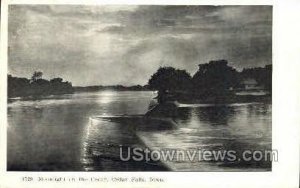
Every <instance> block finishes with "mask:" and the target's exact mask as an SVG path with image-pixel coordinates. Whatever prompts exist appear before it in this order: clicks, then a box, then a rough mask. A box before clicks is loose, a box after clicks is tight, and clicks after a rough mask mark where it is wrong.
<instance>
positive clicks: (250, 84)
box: [241, 78, 263, 90]
mask: <svg viewBox="0 0 300 188" xmlns="http://www.w3.org/2000/svg"><path fill="white" fill-rule="evenodd" d="M241 84H242V86H243V87H244V89H246V90H255V89H263V87H262V86H260V85H258V83H257V81H256V80H255V79H253V78H248V79H244V80H243V81H242V83H241Z"/></svg>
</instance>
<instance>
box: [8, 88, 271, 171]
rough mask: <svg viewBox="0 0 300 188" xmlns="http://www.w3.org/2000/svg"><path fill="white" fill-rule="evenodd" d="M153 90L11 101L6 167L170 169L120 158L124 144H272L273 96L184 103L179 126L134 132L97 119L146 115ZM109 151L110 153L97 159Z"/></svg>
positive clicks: (264, 166)
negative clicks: (239, 101)
mask: <svg viewBox="0 0 300 188" xmlns="http://www.w3.org/2000/svg"><path fill="white" fill-rule="evenodd" d="M155 95H156V94H155V93H154V92H150V91H122V92H120V91H99V92H90V93H75V94H69V95H60V96H49V97H45V98H43V99H39V100H20V99H15V100H12V101H10V102H9V103H8V127H7V133H8V135H7V137H8V140H7V168H8V170H12V171H18V170H25V171H26V170H30V171H129V170H133V171H143V170H146V171H153V170H166V169H164V168H161V167H160V164H159V165H158V166H155V165H152V166H151V164H150V165H144V164H143V163H126V162H122V161H120V160H116V158H117V149H119V148H120V146H124V145H130V146H140V147H149V148H151V149H152V150H161V149H170V150H179V149H180V150H190V149H196V148H201V149H205V150H235V151H237V152H241V151H243V150H246V149H249V150H267V149H268V150H270V149H271V146H272V142H271V141H272V123H271V112H272V106H271V104H268V103H244V104H224V105H210V104H198V105H181V106H180V107H179V108H178V115H177V117H176V118H174V119H173V121H174V122H175V123H176V125H177V126H176V127H175V128H172V129H166V130H151V131H143V130H140V131H137V132H134V133H132V131H130V130H128V129H127V128H125V126H122V124H120V123H118V122H112V121H101V120H99V119H94V118H93V117H95V116H115V115H129V116H130V115H139V114H140V115H142V114H144V113H146V112H147V110H148V108H149V104H150V103H151V101H152V100H153V97H155ZM112 148H114V149H112ZM103 153H104V154H105V157H103V158H99V156H101V155H102V154H103ZM110 153H111V156H110ZM102 156H104V155H102ZM163 166H166V167H167V168H168V170H175V171H269V170H270V169H271V163H270V162H248V163H243V162H222V161H217V162H215V161H196V162H195V161H167V162H163Z"/></svg>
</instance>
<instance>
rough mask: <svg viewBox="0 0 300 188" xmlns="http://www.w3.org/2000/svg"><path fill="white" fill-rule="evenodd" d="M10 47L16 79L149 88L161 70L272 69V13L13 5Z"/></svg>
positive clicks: (268, 10)
mask: <svg viewBox="0 0 300 188" xmlns="http://www.w3.org/2000/svg"><path fill="white" fill-rule="evenodd" d="M8 40H9V41H8V42H9V54H8V67H9V73H10V74H12V75H13V76H18V77H28V78H29V77H30V76H31V74H32V72H33V71H35V70H40V71H42V72H43V73H44V78H53V77H62V78H64V79H65V80H68V81H71V82H72V83H73V85H75V86H87V85H115V84H123V85H134V84H142V85H143V84H146V83H147V81H148V78H149V77H150V76H151V75H152V74H153V73H154V72H155V71H156V70H157V69H158V68H159V67H160V66H173V67H176V68H180V69H186V70H187V71H188V72H190V73H191V75H193V74H194V73H195V72H196V71H197V69H198V66H197V65H198V64H200V63H207V62H208V61H210V60H216V59H227V60H228V61H229V64H230V65H231V66H234V67H235V68H237V69H238V70H241V69H242V68H244V67H256V66H264V65H266V64H271V63H272V7H271V6H133V5H126V6H116V5H110V6H103V5H102V6H101V5H100V6H79V5H51V6H47V5H10V7H9V39H8Z"/></svg>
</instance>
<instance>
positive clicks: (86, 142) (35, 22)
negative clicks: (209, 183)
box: [5, 4, 278, 172]
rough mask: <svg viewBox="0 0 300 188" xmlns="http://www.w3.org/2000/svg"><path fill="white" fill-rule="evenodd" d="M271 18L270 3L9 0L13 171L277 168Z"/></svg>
mask: <svg viewBox="0 0 300 188" xmlns="http://www.w3.org/2000/svg"><path fill="white" fill-rule="evenodd" d="M272 23H273V6H272V5H219V6H212V5H67V4H66V5H51V4H48V5H47V4H44V5H38V4H32V5H30V4H12V5H9V6H8V46H7V50H8V52H7V66H8V72H7V161H6V170H7V171H45V172H48V171H62V172H65V171H78V172H85V171H97V172H98V171H113V172H119V171H121V172H123V171H125V172H127V171H164V172H165V171H174V172H272V166H273V165H272V163H273V164H274V162H276V161H277V160H278V152H277V150H276V148H272V62H273V60H272V36H273V35H272V33H273V31H272V26H273V24H272ZM5 76H6V75H5Z"/></svg>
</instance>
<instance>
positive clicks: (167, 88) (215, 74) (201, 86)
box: [8, 60, 272, 100]
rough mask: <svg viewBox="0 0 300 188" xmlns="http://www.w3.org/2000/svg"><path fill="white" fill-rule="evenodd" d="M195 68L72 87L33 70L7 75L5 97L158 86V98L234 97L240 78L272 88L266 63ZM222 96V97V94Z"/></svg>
mask: <svg viewBox="0 0 300 188" xmlns="http://www.w3.org/2000/svg"><path fill="white" fill-rule="evenodd" d="M198 66H199V68H198V71H197V72H196V73H195V74H194V75H193V76H191V75H190V74H189V73H188V72H187V71H186V70H181V69H176V68H174V67H160V68H159V69H158V70H157V71H156V72H155V73H154V74H153V75H152V76H151V77H150V79H149V80H148V84H147V85H145V86H141V85H135V86H131V87H126V86H122V85H112V86H87V87H72V83H71V82H68V81H63V79H62V78H53V79H50V80H46V79H43V78H42V77H43V73H42V72H40V71H35V72H34V73H33V75H32V77H31V78H30V79H27V78H18V77H13V76H12V75H8V97H27V96H43V95H56V94H68V93H73V92H74V91H83V92H88V91H98V90H105V89H110V90H120V91H126V90H130V91H141V90H157V91H158V93H159V95H158V99H159V100H164V99H163V97H166V95H164V94H166V93H168V95H169V96H168V97H169V98H170V96H171V95H170V93H171V94H172V95H173V97H174V98H177V99H178V98H186V99H191V98H192V99H193V98H195V99H203V100H204V99H207V98H212V97H213V98H216V97H217V98H218V100H223V99H224V97H226V98H228V97H233V95H232V94H233V92H234V91H236V90H243V87H244V86H243V84H242V81H243V80H245V79H255V80H256V81H257V85H259V86H261V87H262V88H264V89H265V90H267V91H269V92H270V93H271V90H272V65H266V66H265V67H255V68H244V69H243V70H242V71H240V72H239V71H237V70H236V69H235V68H233V67H231V66H229V65H228V61H227V60H215V61H210V62H208V63H205V64H199V65H198ZM222 97H223V98H222Z"/></svg>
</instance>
